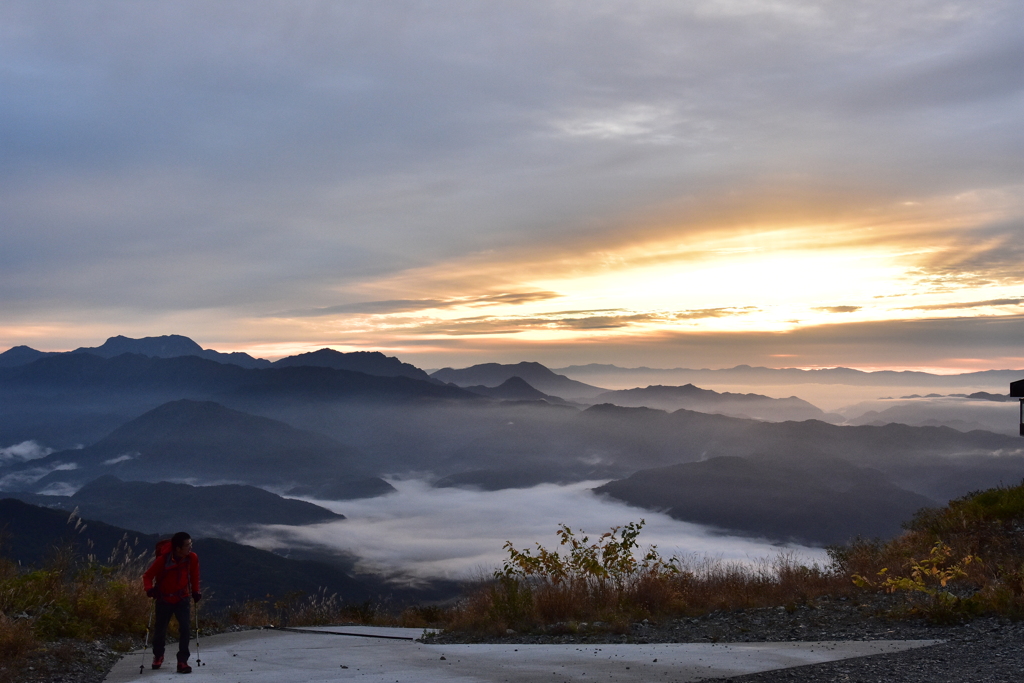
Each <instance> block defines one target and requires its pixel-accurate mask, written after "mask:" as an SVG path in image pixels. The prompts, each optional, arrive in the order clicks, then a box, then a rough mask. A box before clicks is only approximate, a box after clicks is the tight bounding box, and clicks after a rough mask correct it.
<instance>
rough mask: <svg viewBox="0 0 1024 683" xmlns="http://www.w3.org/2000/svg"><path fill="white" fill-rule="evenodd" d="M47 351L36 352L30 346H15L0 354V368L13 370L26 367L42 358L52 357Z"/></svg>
mask: <svg viewBox="0 0 1024 683" xmlns="http://www.w3.org/2000/svg"><path fill="white" fill-rule="evenodd" d="M52 355H54V354H53V353H50V352H47V351H36V350H35V349H33V348H32V347H30V346H24V345H23V346H15V347H12V348H10V349H7V350H6V351H4V352H3V353H0V368H13V367H16V366H18V365H27V364H28V363H31V362H32V361H34V360H39V359H40V358H42V357H43V356H52Z"/></svg>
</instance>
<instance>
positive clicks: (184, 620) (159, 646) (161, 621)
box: [153, 598, 192, 662]
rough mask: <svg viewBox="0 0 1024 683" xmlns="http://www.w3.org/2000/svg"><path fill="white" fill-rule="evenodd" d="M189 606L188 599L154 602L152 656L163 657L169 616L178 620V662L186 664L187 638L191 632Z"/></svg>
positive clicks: (187, 653)
mask: <svg viewBox="0 0 1024 683" xmlns="http://www.w3.org/2000/svg"><path fill="white" fill-rule="evenodd" d="M191 607H192V606H191V605H190V604H189V600H188V598H185V599H183V600H179V601H178V602H175V603H170V602H164V601H162V600H157V601H156V627H155V628H154V629H153V656H154V657H163V656H164V643H166V642H167V624H169V623H171V615H172V614H173V615H174V617H175V618H176V619H177V620H178V633H179V634H180V635H179V637H178V661H179V662H187V661H188V658H189V654H191V653H190V652H189V651H188V637H189V634H190V633H191V630H192V619H191V616H192V615H191Z"/></svg>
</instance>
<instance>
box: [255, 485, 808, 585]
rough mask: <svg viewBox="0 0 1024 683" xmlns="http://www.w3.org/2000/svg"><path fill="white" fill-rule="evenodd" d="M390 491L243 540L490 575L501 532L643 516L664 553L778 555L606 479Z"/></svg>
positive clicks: (522, 538)
mask: <svg viewBox="0 0 1024 683" xmlns="http://www.w3.org/2000/svg"><path fill="white" fill-rule="evenodd" d="M391 483H392V484H393V485H394V486H395V488H397V489H398V492H397V493H394V494H390V495H387V496H381V497H378V498H368V499H365V500H355V501H341V502H332V501H312V502H315V503H317V504H319V505H323V506H324V507H328V508H330V509H332V510H333V511H335V512H338V513H341V514H344V515H345V516H346V517H347V519H345V520H342V521H339V522H330V523H326V524H315V525H310V526H302V527H289V526H270V527H264V528H263V529H261V530H260V531H259V532H258V533H255V534H253V535H251V536H249V537H247V538H245V539H244V542H246V543H250V544H252V545H256V546H259V547H263V548H268V549H273V548H282V547H288V546H290V545H301V546H320V547H323V548H330V549H334V550H341V551H346V552H350V553H353V554H355V555H357V556H358V557H359V558H360V559H361V563H362V564H361V566H362V567H364V568H366V569H369V570H374V571H383V572H385V573H395V572H402V573H408V574H412V575H414V576H418V577H421V578H425V577H449V578H467V577H468V578H472V577H475V576H478V575H480V574H481V573H483V574H487V575H489V574H490V572H492V571H493V570H494V569H496V568H498V567H500V566H501V563H502V561H503V560H504V559H505V557H507V555H506V553H505V552H503V551H502V546H504V544H505V542H506V541H512V543H513V544H515V546H516V547H518V548H524V547H533V544H534V543H540V544H541V545H544V546H545V547H547V548H549V549H550V548H553V547H555V546H557V544H558V539H557V538H556V536H555V531H556V529H557V527H558V525H559V524H562V523H564V524H568V525H569V526H570V527H572V528H573V529H583V530H585V531H586V532H587V533H588V534H589V535H590V536H591V538H592V539H593V538H596V537H597V536H599V535H600V534H601V533H603V532H605V531H608V530H609V529H610V528H611V527H613V526H622V525H624V524H627V523H629V522H635V521H639V520H640V519H641V518H643V519H645V520H646V521H647V524H646V526H645V527H644V530H643V532H642V534H641V535H640V542H641V545H644V546H646V545H650V544H654V545H657V546H658V548H659V551H660V552H661V553H662V555H664V556H672V555H678V556H680V557H682V556H687V555H691V554H694V553H696V554H697V555H700V556H704V555H707V556H711V557H719V558H721V559H723V560H727V561H731V560H735V561H743V562H746V561H748V560H756V559H759V558H764V557H771V556H774V555H776V554H777V553H778V552H779V551H780V550H781V549H783V548H782V547H781V546H777V545H774V544H772V543H770V542H768V541H763V540H756V539H746V538H737V537H733V536H724V535H718V534H715V533H713V532H712V531H711V530H709V529H708V528H706V527H702V526H700V525H696V524H688V523H686V522H680V521H677V520H674V519H672V518H671V517H668V516H667V515H664V514H659V513H656V512H650V511H647V510H641V509H638V508H632V507H629V506H628V505H625V504H623V503H619V502H616V501H614V500H612V499H610V498H606V497H603V496H597V495H594V494H593V493H591V492H590V489H592V488H594V487H595V486H599V485H601V484H603V483H604V482H593V481H592V482H581V483H577V484H572V485H567V486H563V485H556V484H542V485H540V486H535V487H533V488H529V489H508V490H504V491H493V492H490V491H477V490H469V489H459V488H443V489H437V488H433V487H431V486H430V485H429V484H427V483H425V482H423V481H419V480H404V481H392V482H391ZM788 548H789V549H792V550H795V551H796V552H797V554H798V555H799V556H802V557H805V558H807V559H808V560H811V561H813V560H818V561H821V560H823V559H824V557H825V555H824V552H823V551H822V550H820V549H813V548H805V547H799V546H798V547H792V546H790V547H788Z"/></svg>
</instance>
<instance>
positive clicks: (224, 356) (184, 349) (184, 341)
mask: <svg viewBox="0 0 1024 683" xmlns="http://www.w3.org/2000/svg"><path fill="white" fill-rule="evenodd" d="M71 353H89V354H92V355H94V356H99V357H100V358H114V357H115V356H120V355H121V354H124V353H134V354H137V355H140V356H149V357H150V358H177V357H179V356H198V357H199V358H206V359H207V360H214V361H217V362H218V363H231V364H232V365H238V366H241V367H243V368H268V367H270V361H268V360H263V359H262V358H253V357H252V356H250V355H249V354H247V353H241V352H238V351H235V352H233V353H221V352H220V351H214V350H213V349H204V348H203V347H201V346H200V345H199V344H197V343H195V342H194V341H192V340H191V339H189V338H188V337H183V336H182V335H180V334H165V335H163V336H160V337H143V338H142V339H132V338H130V337H123V336H121V335H118V336H116V337H110V338H109V339H107V341H105V342H103V344H101V345H100V346H94V347H85V346H80V347H79V348H77V349H75V350H74V351H71Z"/></svg>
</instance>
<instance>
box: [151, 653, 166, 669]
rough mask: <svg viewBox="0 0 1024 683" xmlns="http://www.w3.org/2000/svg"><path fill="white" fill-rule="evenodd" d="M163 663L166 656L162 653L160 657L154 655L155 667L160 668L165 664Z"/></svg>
mask: <svg viewBox="0 0 1024 683" xmlns="http://www.w3.org/2000/svg"><path fill="white" fill-rule="evenodd" d="M163 663H164V656H163V655H160V656H159V657H156V656H154V657H153V668H154V669H159V668H160V665H161V664H163Z"/></svg>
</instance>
